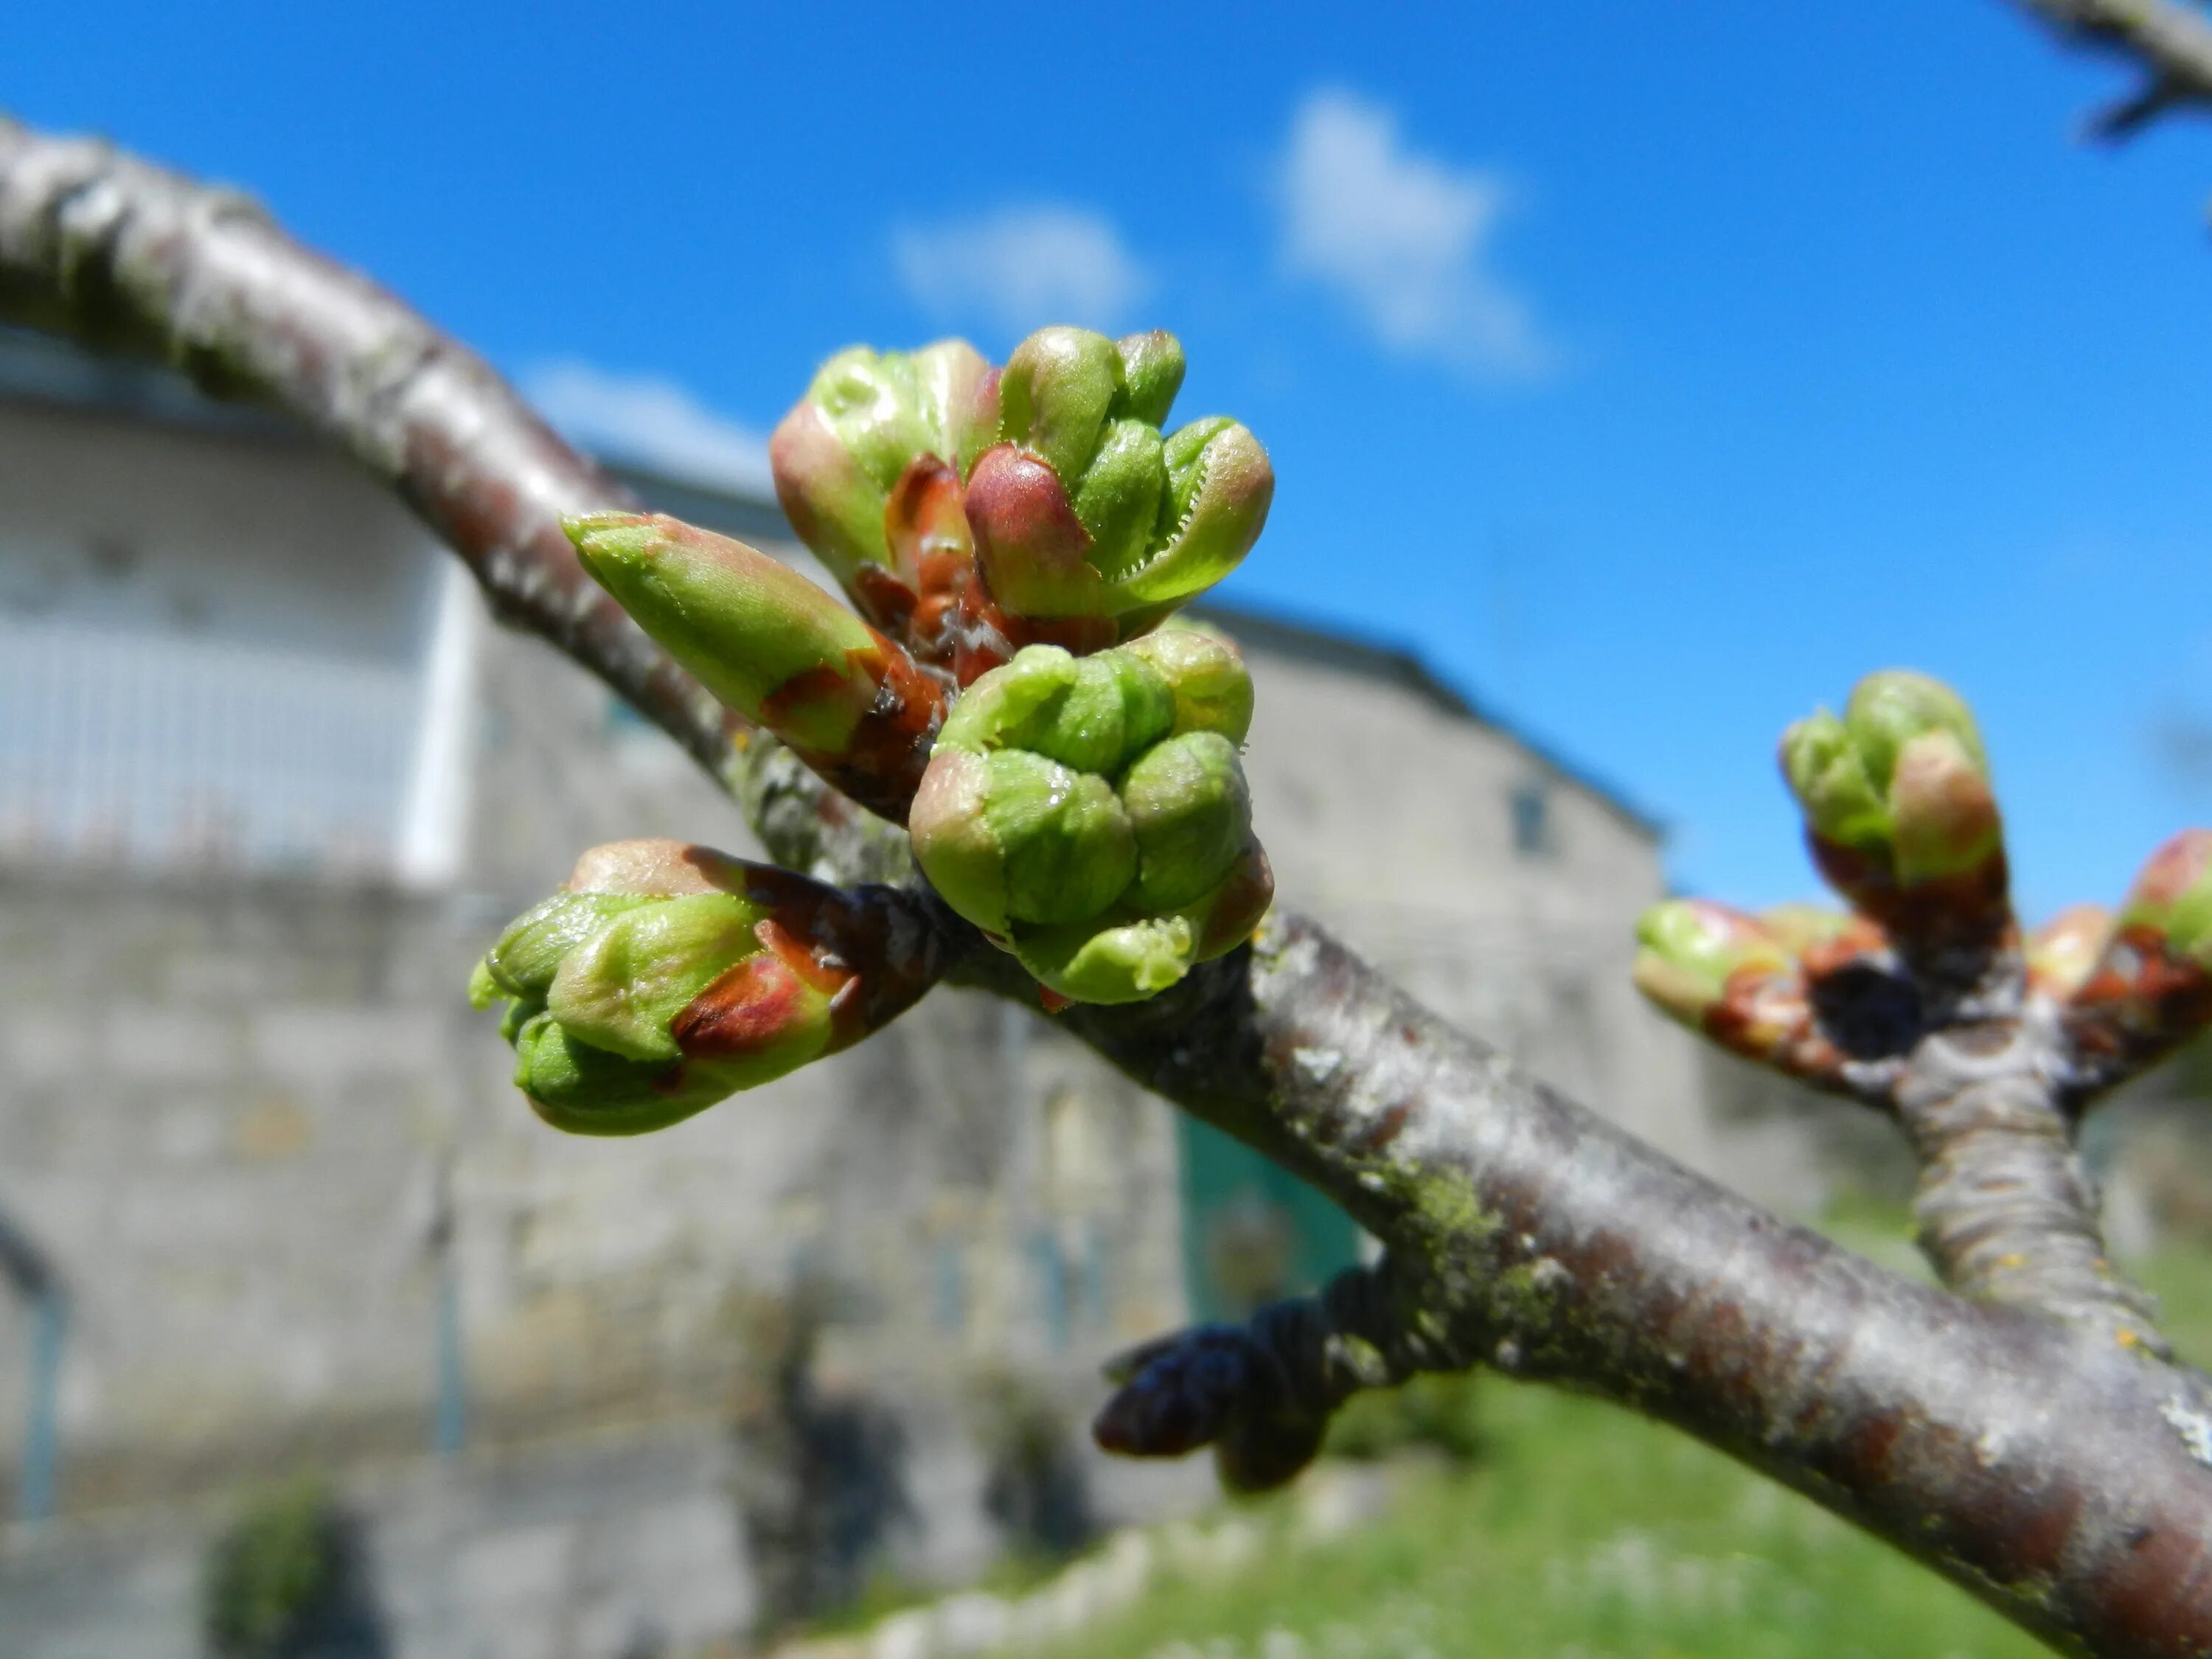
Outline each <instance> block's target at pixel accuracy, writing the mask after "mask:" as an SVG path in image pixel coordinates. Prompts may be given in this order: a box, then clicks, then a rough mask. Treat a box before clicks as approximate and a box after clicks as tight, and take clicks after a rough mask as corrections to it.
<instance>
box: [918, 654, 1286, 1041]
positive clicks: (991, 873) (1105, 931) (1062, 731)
mask: <svg viewBox="0 0 2212 1659" xmlns="http://www.w3.org/2000/svg"><path fill="white" fill-rule="evenodd" d="M1250 714H1251V697H1250V683H1249V677H1248V676H1246V675H1245V673H1244V671H1243V664H1242V663H1241V661H1239V660H1238V659H1237V656H1236V653H1235V649H1234V647H1231V646H1230V645H1229V644H1228V643H1227V641H1223V640H1220V639H1218V637H1215V636H1211V635H1189V636H1188V640H1187V641H1184V642H1179V643H1171V644H1166V645H1156V646H1152V647H1149V648H1148V649H1146V650H1141V651H1140V650H1139V649H1138V648H1137V647H1135V646H1130V647H1114V648H1112V649H1109V650H1105V651H1101V652H1097V653H1094V654H1092V655H1091V656H1087V657H1075V656H1072V655H1070V654H1069V653H1067V652H1066V651H1063V650H1060V648H1058V647H1054V646H1042V645H1038V646H1030V647H1026V648H1024V650H1022V651H1021V652H1020V653H1018V654H1017V655H1016V656H1015V658H1014V659H1013V660H1012V662H1010V663H1008V664H1006V665H1005V666H1004V667H1002V668H999V669H996V670H994V671H992V672H990V673H987V674H986V675H984V676H983V677H982V678H980V679H978V680H977V681H976V682H975V684H973V685H971V686H970V687H969V689H968V690H966V691H965V692H964V693H963V694H962V696H960V698H959V700H958V702H956V703H955V705H954V707H953V710H952V713H951V715H950V716H949V717H948V718H947V719H946V720H945V726H944V730H943V732H941V733H940V735H939V738H938V743H937V748H936V751H935V753H934V755H933V757H932V759H931V761H930V764H929V770H928V772H927V774H926V775H925V776H924V777H923V780H922V787H921V792H920V793H919V794H917V795H916V797H915V803H914V810H913V813H912V815H911V817H910V818H909V828H910V829H911V830H912V833H913V837H914V849H915V860H916V861H917V862H918V863H919V864H920V865H921V868H922V871H923V872H924V873H925V874H926V875H927V876H928V878H929V879H930V881H931V883H932V884H933V885H934V886H935V887H936V889H937V890H938V891H939V894H940V895H942V896H943V897H944V899H945V902H946V903H948V904H950V905H951V907H952V908H954V909H955V910H956V911H957V912H958V913H959V914H960V915H963V916H964V917H965V918H967V920H969V921H971V922H973V923H975V926H976V927H980V928H981V929H982V930H983V931H984V932H985V933H988V934H989V935H991V936H992V937H993V938H994V939H997V940H999V941H1000V942H1002V943H1003V944H1004V945H1006V947H1007V948H1008V949H1010V950H1012V951H1013V952H1014V954H1015V955H1016V956H1017V957H1019V958H1020V959H1021V961H1022V962H1023V963H1024V966H1026V967H1027V968H1028V969H1030V973H1031V974H1033V975H1035V976H1036V979H1037V980H1038V981H1039V982H1040V983H1042V985H1044V986H1045V987H1047V989H1048V990H1050V991H1051V992H1053V993H1054V994H1056V995H1059V996H1061V997H1065V998H1067V999H1069V1000H1074V1001H1081V1002H1108V1003H1110V1002H1130V1001H1136V1000H1141V999H1142V998H1145V997H1148V996H1151V995H1153V994H1156V993H1158V992H1159V991H1162V990H1164V989H1166V988H1167V987H1169V986H1170V985H1172V984H1174V983H1175V982H1176V981H1178V980H1180V979H1181V978H1182V976H1183V975H1185V974H1186V973H1188V971H1189V970H1190V969H1191V968H1192V966H1194V964H1195V963H1200V962H1204V961H1206V960H1209V959H1211V958H1212V957H1217V956H1220V955H1222V954H1224V953H1225V952H1226V951H1230V950H1232V949H1234V948H1235V947H1236V946H1237V945H1239V944H1241V943H1243V940H1244V939H1248V938H1249V937H1250V935H1251V932H1252V930H1253V928H1254V927H1257V926H1258V924H1259V921H1260V919H1261V916H1262V915H1264V914H1265V913H1266V910H1267V903H1268V902H1269V899H1270V898H1271V897H1272V895H1273V878H1272V877H1271V876H1270V875H1269V873H1268V871H1267V860H1266V858H1265V855H1264V854H1261V851H1260V849H1259V846H1258V843H1257V842H1255V840H1254V838H1253V835H1252V807H1251V797H1250V793H1249V790H1248V789H1247V787H1246V785H1245V781H1244V773H1243V764H1242V763H1241V762H1240V760H1239V759H1238V756H1237V743H1238V742H1239V741H1240V740H1241V739H1242V738H1243V735H1244V730H1245V727H1246V726H1247V724H1248V723H1249V720H1250Z"/></svg>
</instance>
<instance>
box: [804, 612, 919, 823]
mask: <svg viewBox="0 0 2212 1659" xmlns="http://www.w3.org/2000/svg"><path fill="white" fill-rule="evenodd" d="M868 632H869V634H870V635H872V636H873V638H874V640H875V642H876V649H875V651H874V652H873V653H860V652H848V653H847V655H846V665H845V668H844V670H843V671H842V673H841V672H840V671H838V670H836V669H831V668H817V669H810V670H809V671H807V672H805V673H804V674H799V675H795V676H793V678H790V679H788V680H786V681H785V682H784V683H783V684H781V685H780V686H778V687H777V688H776V689H775V691H773V692H771V693H770V694H769V697H768V699H767V701H766V702H764V703H763V705H762V709H761V723H762V724H763V726H767V727H768V728H769V730H770V731H772V732H773V731H775V730H776V729H777V728H778V726H779V723H780V722H781V720H784V719H785V718H786V716H787V713H788V711H789V710H790V709H791V708H795V707H797V706H799V705H802V704H805V703H808V702H814V701H817V700H818V699H821V698H823V697H826V696H835V695H836V692H837V690H839V688H840V687H841V686H842V685H845V684H849V683H850V681H851V678H852V677H853V676H854V675H858V674H865V675H866V676H867V677H868V678H871V679H872V680H873V681H874V682H875V684H876V695H875V699H874V701H873V702H871V703H870V704H869V705H868V707H867V708H866V710H865V711H864V712H863V713H862V714H861V715H860V720H859V721H858V722H857V723H856V724H855V725H854V728H853V732H852V736H851V737H850V738H848V739H847V741H846V744H845V748H844V750H843V752H842V753H840V754H834V755H833V754H826V753H823V751H821V750H814V749H809V748H807V747H805V745H803V744H796V743H792V742H791V741H790V739H788V738H786V739H784V741H785V742H786V744H787V745H788V746H789V747H790V749H791V750H792V752H793V754H795V755H797V756H798V757H799V759H801V760H802V761H804V762H805V763H806V764H807V766H808V767H809V768H810V769H812V770H813V771H815V772H817V773H818V774H819V775H822V776H823V777H824V778H827V779H828V780H829V781H830V782H831V783H833V784H835V785H836V787H838V788H839V789H841V790H842V791H843V792H844V793H846V794H848V795H850V796H851V797H852V798H853V799H854V800H856V801H858V802H860V805H863V806H865V807H866V808H867V809H868V810H869V811H872V812H874V813H876V814H878V816H879V817H885V818H889V819H890V821H891V822H892V823H905V822H906V815H907V808H908V806H909V805H911V804H912V803H913V800H914V792H915V790H916V789H918V788H919V787H921V775H922V773H923V772H925V771H927V769H928V767H929V751H930V747H931V745H932V744H934V743H935V742H936V741H937V732H938V728H939V726H943V725H944V724H945V708H946V707H947V704H948V702H949V701H950V700H949V698H948V697H947V696H946V694H945V687H944V686H943V685H942V684H939V682H938V680H937V679H936V678H934V677H933V676H932V675H930V674H928V673H927V672H925V671H923V670H922V668H921V665H919V664H917V663H916V662H915V659H914V658H913V657H912V656H911V655H910V654H909V653H908V652H907V650H906V648H905V647H902V646H901V645H899V644H898V643H897V642H896V641H893V640H890V639H886V638H885V637H884V635H882V634H881V633H880V632H878V630H877V629H873V628H871V629H868Z"/></svg>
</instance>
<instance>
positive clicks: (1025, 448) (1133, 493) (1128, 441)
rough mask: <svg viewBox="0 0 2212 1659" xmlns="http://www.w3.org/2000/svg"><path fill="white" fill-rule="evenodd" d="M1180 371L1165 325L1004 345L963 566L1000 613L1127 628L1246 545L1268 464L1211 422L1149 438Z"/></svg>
mask: <svg viewBox="0 0 2212 1659" xmlns="http://www.w3.org/2000/svg"><path fill="white" fill-rule="evenodd" d="M1182 368H1183V358H1182V346H1181V345H1180V343H1177V342H1176V339H1175V337H1174V336H1172V335H1170V334H1166V333H1164V332H1154V333H1151V334H1138V335H1131V336H1130V337H1127V339H1124V340H1121V341H1118V342H1116V341H1113V340H1109V339H1108V338H1107V337H1105V336H1104V335H1103V334H1094V333H1091V331H1088V330H1085V329H1076V328H1047V329H1041V330H1039V331H1037V332H1036V333H1035V334H1032V335H1031V336H1030V337H1029V338H1028V339H1026V340H1024V341H1023V342H1022V343H1021V344H1020V345H1019V346H1018V347H1017V348H1016V349H1015V351H1014V355H1013V356H1012V358H1010V359H1009V360H1008V361H1007V363H1006V369H1005V371H1004V373H1003V374H1002V375H1001V377H1000V386H999V393H1000V435H1001V438H1002V439H1003V441H1002V442H1000V444H998V445H997V446H996V447H993V448H991V449H988V450H987V451H985V452H984V453H983V454H982V455H981V457H980V458H978V459H977V460H976V462H975V467H974V469H973V471H972V473H971V474H970V476H969V479H968V491H967V506H968V520H969V526H970V528H971V529H972V531H973V532H974V536H975V558H976V562H977V564H978V566H979V567H980V568H981V573H982V576H983V580H984V581H985V583H986V584H987V586H988V587H989V590H990V593H991V596H992V598H993V599H994V601H995V602H996V604H997V605H998V606H999V607H1000V609H1001V610H1003V611H1006V613H1007V614H1008V615H1010V616H1012V617H1021V618H1026V619H1032V620H1040V619H1055V618H1110V619H1115V620H1116V621H1118V622H1119V623H1121V634H1122V635H1123V637H1125V638H1126V637H1133V635H1135V634H1137V633H1138V632H1139V631H1141V629H1144V628H1146V627H1148V626H1150V625H1151V623H1153V622H1156V621H1157V620H1158V618H1159V617H1162V616H1164V615H1165V614H1166V613H1167V612H1168V611H1171V610H1172V609H1174V608H1175V607H1176V605H1181V604H1183V603H1185V602H1186V601H1188V599H1192V598H1194V597H1195V596H1196V595H1197V594H1199V593H1201V592H1204V591H1205V590H1206V588H1208V587H1211V586H1212V585H1213V584H1214V583H1216V582H1218V581H1219V580H1221V579H1222V577H1224V576H1225V575H1227V574H1229V572H1230V571H1231V570H1232V569H1234V568H1236V566H1237V563H1238V562H1240V561H1241V560H1242V559H1243V556H1245V554H1246V553H1248V552H1249V551H1250V550H1251V547H1252V544H1253V543H1254V542H1255V540H1256V539H1257V538H1258V537H1259V534H1260V531H1261V526H1263V525H1264V524H1265V523H1266V520H1267V507H1268V503H1269V501H1271V500H1272V499H1273V494H1274V471H1273V467H1272V466H1271V465H1269V463H1268V460H1267V452H1266V451H1265V450H1264V449H1262V448H1261V447H1260V444H1259V441H1258V440H1257V439H1255V438H1254V437H1253V436H1252V435H1251V433H1250V432H1249V431H1248V430H1246V429H1245V428H1243V426H1240V425H1238V424H1237V422H1234V421H1231V420H1228V419H1226V418H1225V417H1220V416H1214V417H1211V418H1208V419H1206V420H1201V421H1195V422H1191V423H1189V424H1188V425H1186V426H1184V427H1182V428H1178V429H1177V430H1176V431H1175V432H1173V433H1171V434H1164V433H1163V432H1162V430H1161V428H1162V426H1163V424H1164V422H1165V421H1166V418H1167V414H1168V410H1169V409H1170V407H1171V406H1172V404H1173V403H1174V399H1175V394H1176V391H1177V389H1178V388H1179V387H1180V386H1181V385H1182Z"/></svg>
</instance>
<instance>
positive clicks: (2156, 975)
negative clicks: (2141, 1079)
mask: <svg viewBox="0 0 2212 1659" xmlns="http://www.w3.org/2000/svg"><path fill="white" fill-rule="evenodd" d="M2063 1012H2064V1018H2065V1022H2066V1030H2067V1034H2068V1036H2069V1037H2070V1038H2071V1039H2072V1041H2073V1043H2074V1048H2075V1054H2076V1056H2077V1057H2078V1058H2079V1060H2081V1065H2082V1069H2083V1071H2084V1073H2085V1075H2086V1076H2087V1077H2088V1078H2089V1079H2092V1080H2093V1083H2094V1084H2095V1085H2096V1086H2108V1085H2111V1084H2112V1083H2116V1082H2118V1081H2121V1080H2122V1079H2125V1078H2126V1077H2128V1076H2130V1075H2131V1074H2132V1073H2135V1072H2137V1071H2140V1070H2142V1068H2143V1067H2145V1066H2149V1065H2150V1064H2152V1063H2153V1062H2154V1061H2156V1060H2159V1059H2160V1058H2162V1057H2163V1056H2164V1055H2166V1054H2168V1053H2170V1052H2171V1051H2172V1049H2174V1048H2178V1047H2179V1046H2180V1045H2181V1044H2182V1043H2184V1042H2187V1041H2188V1040H2189V1039H2190V1038H2191V1037H2192V1036H2196V1035H2197V1033H2198V1032H2199V1031H2202V1030H2204V1029H2205V1028H2206V1026H2208V1025H2212V829H2185V830H2183V831H2182V832H2181V833H2180V834H2179V835H2178V836H2174V837H2173V838H2172V840H2171V841H2169V842H2166V845H2164V846H2163V847H2161V848H2159V849H2158V851H2157V852H2155V853H2154V854H2151V856H2150V859H2149V861H2148V863H2146V864H2145V865H2144V866H2143V867H2142V870H2141V871H2140V872H2137V873H2136V879H2135V884H2134V886H2132V887H2131V888H2130V889H2129V890H2128V896H2127V897H2126V898H2125V899H2124V900H2123V901H2122V902H2121V903H2120V908H2119V909H2118V913H2117V914H2116V915H2114V916H2113V917H2112V927H2111V929H2110V933H2109V936H2108V937H2107V938H2106V940H2105V941H2104V948H2103V950H2102V951H2100V953H2099V954H2098V957H2097V959H2096V963H2095V966H2094V967H2093V968H2092V969H2090V971H2089V973H2088V975H2087V977H2086V978H2084V979H2082V980H2081V981H2080V983H2078V984H2077V985H2075V987H2074V988H2073V989H2072V991H2071V992H2070V994H2069V995H2068V996H2067V997H2066V999H2065V1001H2064V1003H2063Z"/></svg>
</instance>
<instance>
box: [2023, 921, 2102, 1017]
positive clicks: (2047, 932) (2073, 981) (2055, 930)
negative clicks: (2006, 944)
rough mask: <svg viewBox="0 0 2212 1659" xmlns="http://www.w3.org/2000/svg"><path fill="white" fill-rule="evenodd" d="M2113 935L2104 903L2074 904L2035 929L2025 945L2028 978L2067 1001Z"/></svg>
mask: <svg viewBox="0 0 2212 1659" xmlns="http://www.w3.org/2000/svg"><path fill="white" fill-rule="evenodd" d="M2110 939H2112V912H2111V911H2109V910H2107V909H2106V908H2105V907H2104V906H2103V905H2101V904H2071V905H2069V906H2067V908H2065V909H2063V910H2061V911H2060V912H2059V913H2058V914H2057V915H2055V916H2053V917H2051V920H2050V921H2046V922H2045V923H2044V924H2043V926H2041V927H2038V928H2037V929H2035V931H2034V932H2033V933H2030V934H2029V935H2028V936H2027V939H2026V940H2025V941H2024V942H2023V945H2022V946H2021V953H2022V955H2023V956H2024V957H2026V959H2027V977H2028V982H2029V983H2030V984H2031V985H2033V987H2035V988H2036V989H2037V990H2038V991H2040V992H2042V993H2043V994H2044V995H2045V996H2048V997H2053V998H2056V999H2057V1000H2059V1001H2061V1002H2063V1001H2064V1000H2066V999H2067V998H2068V997H2070V996H2072V995H2073V994H2074V993H2075V991H2076V990H2078V989H2079V988H2081V985H2082V983H2083V982H2084V981H2087V979H2088V977H2089V975H2090V973H2091V971H2092V970H2093V969H2094V968H2095V967H2096V965H2097V958H2098V957H2100V956H2102V955H2103V954H2104V951H2105V946H2106V943H2107V942H2108V941H2110Z"/></svg>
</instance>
